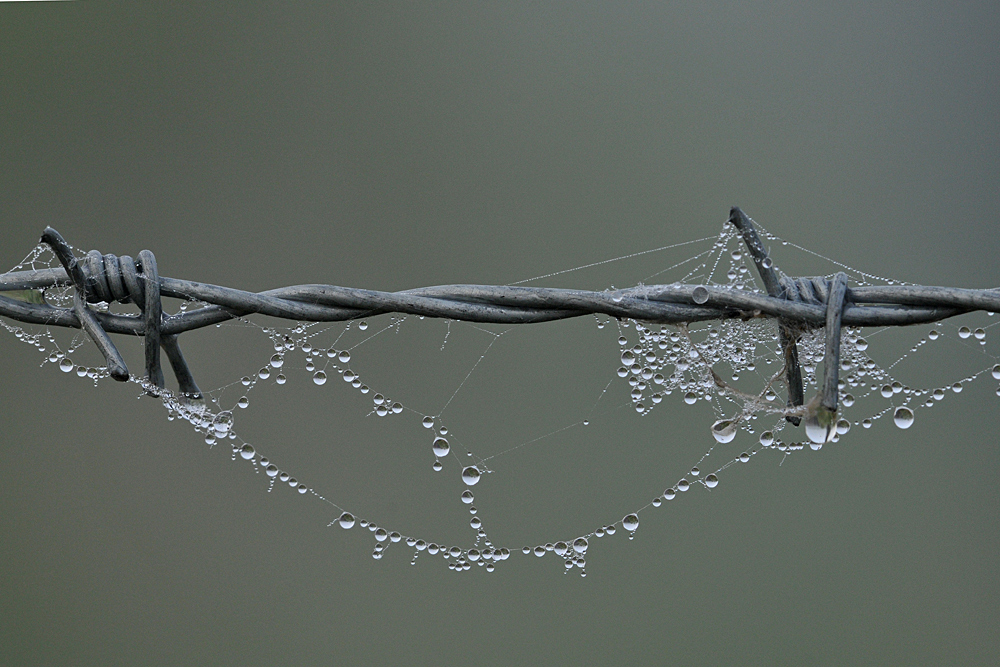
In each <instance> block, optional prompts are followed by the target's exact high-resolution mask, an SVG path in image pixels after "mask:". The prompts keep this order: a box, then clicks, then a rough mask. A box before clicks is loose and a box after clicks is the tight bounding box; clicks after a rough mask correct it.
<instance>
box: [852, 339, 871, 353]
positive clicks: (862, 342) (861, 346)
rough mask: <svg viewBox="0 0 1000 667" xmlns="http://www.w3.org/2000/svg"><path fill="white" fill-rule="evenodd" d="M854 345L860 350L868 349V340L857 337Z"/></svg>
mask: <svg viewBox="0 0 1000 667" xmlns="http://www.w3.org/2000/svg"><path fill="white" fill-rule="evenodd" d="M854 345H855V347H857V348H858V349H859V350H860V351H862V352H864V351H865V350H867V349H868V341H866V340H865V339H864V338H859V339H858V342H857V343H855V344H854Z"/></svg>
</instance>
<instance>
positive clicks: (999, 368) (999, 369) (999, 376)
mask: <svg viewBox="0 0 1000 667" xmlns="http://www.w3.org/2000/svg"><path fill="white" fill-rule="evenodd" d="M992 373H993V379H994V380H1000V364H997V365H996V366H994V367H993V371H992Z"/></svg>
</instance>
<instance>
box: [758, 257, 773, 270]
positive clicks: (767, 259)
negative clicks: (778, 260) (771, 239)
mask: <svg viewBox="0 0 1000 667" xmlns="http://www.w3.org/2000/svg"><path fill="white" fill-rule="evenodd" d="M760 265H761V266H763V267H764V268H765V269H770V268H771V267H772V266H774V262H772V261H771V258H770V257H765V258H764V259H763V260H761V262H760Z"/></svg>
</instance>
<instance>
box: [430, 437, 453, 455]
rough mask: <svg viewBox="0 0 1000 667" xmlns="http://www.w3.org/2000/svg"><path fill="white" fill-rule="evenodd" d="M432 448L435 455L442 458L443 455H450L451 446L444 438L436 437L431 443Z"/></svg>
mask: <svg viewBox="0 0 1000 667" xmlns="http://www.w3.org/2000/svg"><path fill="white" fill-rule="evenodd" d="M431 450H432V451H433V452H434V456H437V457H438V458H441V457H442V456H447V455H448V452H449V451H450V450H451V446H450V445H449V444H448V441H447V440H445V439H444V438H434V442H433V443H432V444H431Z"/></svg>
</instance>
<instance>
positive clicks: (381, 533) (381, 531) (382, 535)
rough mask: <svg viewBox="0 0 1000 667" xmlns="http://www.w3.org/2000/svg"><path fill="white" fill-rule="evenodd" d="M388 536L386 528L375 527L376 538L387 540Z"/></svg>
mask: <svg viewBox="0 0 1000 667" xmlns="http://www.w3.org/2000/svg"><path fill="white" fill-rule="evenodd" d="M388 537H389V533H387V532H386V530H385V528H376V529H375V539H376V540H378V541H379V542H385V541H386V539H387V538H388Z"/></svg>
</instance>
